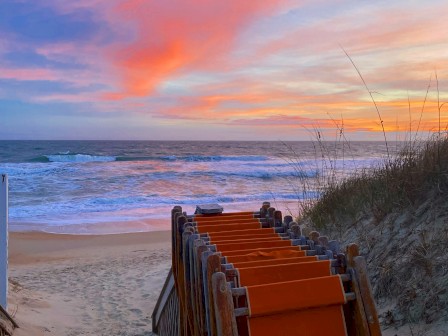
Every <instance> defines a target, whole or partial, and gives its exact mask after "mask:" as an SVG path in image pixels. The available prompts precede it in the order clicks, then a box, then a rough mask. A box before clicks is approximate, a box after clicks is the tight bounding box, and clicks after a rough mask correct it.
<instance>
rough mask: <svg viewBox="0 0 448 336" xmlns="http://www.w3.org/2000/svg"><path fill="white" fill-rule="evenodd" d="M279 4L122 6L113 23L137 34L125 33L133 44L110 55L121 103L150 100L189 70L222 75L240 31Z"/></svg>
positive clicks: (198, 0)
mask: <svg viewBox="0 0 448 336" xmlns="http://www.w3.org/2000/svg"><path fill="white" fill-rule="evenodd" d="M280 3H281V2H280V1H279V0H266V1H239V0H228V1H207V0H169V1H141V0H128V1H123V2H121V3H120V4H119V5H117V6H116V7H115V8H114V9H113V11H112V12H111V14H110V18H111V19H112V20H113V22H116V23H117V24H118V25H120V26H122V27H127V28H128V30H129V27H132V28H133V30H132V31H128V32H127V33H128V34H129V35H131V38H132V41H131V42H129V43H125V44H122V43H120V44H118V45H115V46H114V48H112V49H111V51H110V53H109V54H108V56H109V58H110V59H111V60H112V63H113V66H114V68H115V69H116V71H117V72H118V75H119V76H120V77H121V78H122V83H123V87H124V93H123V94H122V95H121V96H118V97H126V96H145V95H148V94H151V93H153V92H154V90H155V89H156V88H157V87H158V86H159V85H160V84H161V83H162V82H163V81H165V80H167V79H169V78H170V77H172V76H173V75H175V74H176V75H178V74H180V73H182V72H183V71H186V70H187V69H188V70H205V69H220V67H222V66H223V63H222V62H221V61H222V59H223V58H224V57H225V56H226V54H227V53H228V52H230V51H231V49H232V46H233V45H234V43H235V39H236V38H237V37H238V35H239V34H240V33H241V31H242V30H243V29H244V28H245V27H247V26H248V25H250V24H251V22H252V21H253V20H255V19H256V18H257V17H259V16H261V15H263V14H267V13H271V12H272V11H273V10H274V9H275V8H277V7H278V6H279V5H280ZM128 38H129V36H128ZM115 97H117V96H115Z"/></svg>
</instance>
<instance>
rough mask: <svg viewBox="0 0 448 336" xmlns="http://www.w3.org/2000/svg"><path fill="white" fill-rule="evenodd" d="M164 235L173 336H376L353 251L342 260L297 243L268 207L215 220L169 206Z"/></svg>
mask: <svg viewBox="0 0 448 336" xmlns="http://www.w3.org/2000/svg"><path fill="white" fill-rule="evenodd" d="M172 230H173V239H172V243H173V244H172V245H173V250H172V261H173V268H172V269H173V275H174V280H175V287H176V291H177V294H178V297H179V306H180V316H179V321H180V335H188V336H189V335H194V336H199V335H201V336H205V335H210V336H214V335H232V336H233V335H251V336H261V335H322V334H326V335H335V336H339V335H341V336H342V335H350V336H351V335H380V334H381V333H380V331H379V330H380V329H379V323H378V317H377V314H376V309H375V306H374V303H373V299H372V296H371V290H370V284H369V283H368V279H367V276H366V273H365V262H364V263H363V259H362V257H360V256H359V253H358V251H357V247H356V245H351V246H350V247H349V250H348V254H347V256H345V255H344V254H341V253H340V251H337V250H336V249H334V248H333V249H334V251H333V250H330V249H329V247H330V246H332V247H334V246H337V244H336V245H335V244H334V243H331V242H328V240H326V239H324V237H319V234H318V233H316V232H313V233H311V234H310V237H303V236H302V235H301V233H300V229H299V228H298V226H297V224H296V223H294V222H292V220H291V218H287V217H285V219H283V218H282V216H281V213H280V212H279V211H276V210H275V209H273V208H271V207H270V204H269V203H268V202H265V203H264V204H263V206H262V208H261V209H260V211H257V212H236V213H222V214H215V215H204V214H195V215H193V216H187V215H186V214H185V213H182V209H181V208H180V207H175V208H174V209H173V211H172ZM360 258H361V259H362V260H361V259H360ZM366 279H367V280H366ZM366 281H367V282H366ZM372 307H373V308H372Z"/></svg>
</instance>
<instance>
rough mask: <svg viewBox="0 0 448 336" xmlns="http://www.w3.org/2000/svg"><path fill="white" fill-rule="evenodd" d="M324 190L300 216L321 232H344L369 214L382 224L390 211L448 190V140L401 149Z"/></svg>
mask: <svg viewBox="0 0 448 336" xmlns="http://www.w3.org/2000/svg"><path fill="white" fill-rule="evenodd" d="M322 189H323V190H322V193H321V194H320V196H319V197H318V199H317V200H316V201H315V202H308V203H305V204H304V206H303V212H302V215H301V217H303V218H308V219H310V220H311V222H312V223H313V225H314V226H315V227H316V228H317V229H321V230H326V229H329V226H330V225H331V226H332V228H334V227H337V228H338V229H339V230H340V231H344V230H347V229H348V228H349V227H350V225H352V224H353V223H356V222H357V221H359V220H360V219H361V217H363V216H365V215H372V216H374V218H375V219H376V220H377V221H378V222H379V221H381V220H382V219H383V218H384V217H385V216H386V215H387V214H389V213H391V212H392V211H395V210H397V209H401V208H404V207H407V206H413V205H415V204H416V203H417V202H419V201H421V198H422V197H425V195H426V194H427V193H428V192H429V191H430V190H435V192H437V193H441V194H442V193H445V192H447V191H448V138H446V137H445V136H443V137H442V136H439V135H438V134H436V135H434V136H432V137H430V138H429V139H427V140H425V141H420V142H418V143H417V142H413V143H412V144H411V145H409V144H406V145H403V149H402V150H400V151H399V152H398V153H397V155H396V156H394V157H391V158H389V159H388V160H385V161H384V164H383V165H381V166H379V167H373V168H371V169H368V170H361V171H357V172H355V173H354V174H353V175H352V176H351V177H350V178H348V179H343V180H340V181H338V180H336V179H334V178H331V179H327V180H326V183H325V186H324V187H323V188H322Z"/></svg>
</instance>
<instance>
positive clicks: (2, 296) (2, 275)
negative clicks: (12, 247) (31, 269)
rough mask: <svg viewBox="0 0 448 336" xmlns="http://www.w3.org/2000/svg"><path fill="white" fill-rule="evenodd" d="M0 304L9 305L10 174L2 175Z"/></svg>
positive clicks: (0, 192)
mask: <svg viewBox="0 0 448 336" xmlns="http://www.w3.org/2000/svg"><path fill="white" fill-rule="evenodd" d="M0 183H1V187H0V305H1V306H2V307H3V308H4V309H5V310H6V308H7V305H8V175H6V174H2V175H1V176H0Z"/></svg>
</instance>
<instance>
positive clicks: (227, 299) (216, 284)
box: [212, 272, 238, 336]
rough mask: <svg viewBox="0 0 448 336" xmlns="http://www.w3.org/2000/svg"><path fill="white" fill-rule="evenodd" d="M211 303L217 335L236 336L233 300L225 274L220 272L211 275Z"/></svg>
mask: <svg viewBox="0 0 448 336" xmlns="http://www.w3.org/2000/svg"><path fill="white" fill-rule="evenodd" d="M212 288H213V298H214V300H213V305H214V310H215V320H216V329H217V334H218V336H238V329H237V326H236V318H235V314H234V312H233V300H232V292H231V290H230V287H229V286H228V285H227V282H226V276H225V275H224V273H222V272H217V273H214V274H213V276H212Z"/></svg>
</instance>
